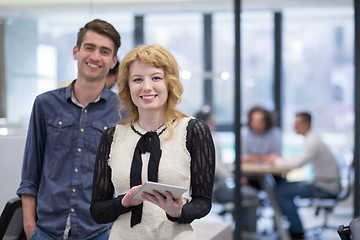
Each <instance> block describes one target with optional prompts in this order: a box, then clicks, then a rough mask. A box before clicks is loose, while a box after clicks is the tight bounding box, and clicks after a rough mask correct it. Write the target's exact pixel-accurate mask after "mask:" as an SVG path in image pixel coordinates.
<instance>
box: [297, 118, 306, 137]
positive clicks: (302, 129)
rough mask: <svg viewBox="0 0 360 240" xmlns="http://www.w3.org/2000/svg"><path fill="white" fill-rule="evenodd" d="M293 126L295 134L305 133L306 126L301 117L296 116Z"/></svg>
mask: <svg viewBox="0 0 360 240" xmlns="http://www.w3.org/2000/svg"><path fill="white" fill-rule="evenodd" d="M294 128H295V132H296V133H297V134H305V133H306V129H307V126H306V124H305V123H304V121H303V119H302V117H300V116H296V118H295V125H294Z"/></svg>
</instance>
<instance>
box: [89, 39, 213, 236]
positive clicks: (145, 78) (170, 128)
mask: <svg viewBox="0 0 360 240" xmlns="http://www.w3.org/2000/svg"><path fill="white" fill-rule="evenodd" d="M118 87H119V94H118V96H119V98H120V100H121V102H122V105H121V107H120V109H119V111H121V110H122V109H125V110H126V111H127V113H128V116H127V118H126V119H124V120H123V122H122V123H121V124H119V125H117V126H116V127H115V128H110V129H108V130H107V131H106V132H105V133H104V134H103V136H102V139H101V141H100V144H99V149H98V154H97V159H96V164H95V172H94V180H93V193H92V204H91V208H90V211H91V214H92V217H93V218H94V220H95V221H96V222H98V223H109V222H113V221H115V222H114V223H113V226H112V229H111V232H110V238H109V239H112V240H113V239H166V240H168V239H195V235H194V233H193V231H192V228H191V226H190V223H191V222H192V221H193V220H194V219H197V218H201V217H204V216H205V215H206V214H208V213H209V211H210V209H211V195H212V187H213V181H214V171H215V150H214V143H213V141H212V136H211V132H210V129H209V127H208V126H207V125H206V124H205V123H204V122H202V121H199V120H197V119H195V118H192V117H188V116H186V115H185V114H183V113H181V112H180V111H178V110H176V105H177V104H178V103H179V102H180V96H181V94H182V91H183V88H182V85H181V83H180V80H179V70H178V65H177V62H176V60H175V58H174V57H173V55H172V54H171V53H170V52H168V51H167V50H166V49H164V48H162V47H161V46H158V45H149V46H144V45H141V46H138V47H137V48H135V49H134V50H132V51H131V52H129V53H128V54H127V55H126V56H125V58H124V59H123V60H122V62H121V64H120V69H119V77H118ZM120 116H121V115H120ZM146 181H154V182H159V183H164V184H170V185H177V186H180V187H185V188H187V189H188V191H187V192H186V193H184V194H183V196H182V197H179V198H178V199H173V198H172V196H171V195H170V194H169V193H167V194H166V196H163V195H161V194H159V193H157V192H153V193H152V194H153V195H152V194H147V193H144V194H143V195H142V197H143V199H144V200H138V199H133V198H132V196H133V195H134V194H135V192H136V191H137V190H138V189H139V188H140V187H141V185H142V184H143V183H145V182H146ZM190 193H191V194H190Z"/></svg>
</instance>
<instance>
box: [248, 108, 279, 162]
mask: <svg viewBox="0 0 360 240" xmlns="http://www.w3.org/2000/svg"><path fill="white" fill-rule="evenodd" d="M243 136H244V137H243V148H242V149H243V151H242V155H243V156H242V158H241V160H242V161H244V162H272V160H273V159H276V158H277V157H278V156H281V150H282V149H281V148H282V143H281V133H280V130H279V129H278V128H277V127H275V126H274V124H273V121H272V117H271V113H270V112H269V111H268V110H266V109H265V108H263V107H259V106H257V107H253V108H252V109H250V111H249V114H248V124H247V128H246V129H245V132H244V135H243Z"/></svg>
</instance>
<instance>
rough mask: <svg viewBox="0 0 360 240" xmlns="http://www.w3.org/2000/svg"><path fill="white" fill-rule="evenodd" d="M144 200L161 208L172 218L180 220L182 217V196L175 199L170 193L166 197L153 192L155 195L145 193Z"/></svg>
mask: <svg viewBox="0 0 360 240" xmlns="http://www.w3.org/2000/svg"><path fill="white" fill-rule="evenodd" d="M142 198H143V199H144V200H146V201H149V202H152V203H153V204H155V205H157V206H159V207H160V208H162V209H163V210H164V211H165V212H166V213H167V214H169V215H170V216H171V217H174V218H179V217H180V216H181V210H182V207H183V199H182V197H181V196H180V197H179V198H177V199H173V197H172V196H171V194H170V193H169V192H166V196H163V195H162V194H161V193H159V192H157V191H153V194H149V193H145V192H144V193H143V194H142Z"/></svg>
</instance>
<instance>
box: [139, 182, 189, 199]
mask: <svg viewBox="0 0 360 240" xmlns="http://www.w3.org/2000/svg"><path fill="white" fill-rule="evenodd" d="M153 190H155V191H158V192H159V193H161V194H162V195H164V196H166V191H168V192H170V193H171V195H172V196H173V198H174V199H177V198H179V197H180V196H182V195H183V193H184V192H186V190H187V189H186V188H183V187H178V186H174V185H167V184H163V183H157V182H150V181H148V182H146V183H144V184H143V185H142V187H141V188H140V189H139V190H138V191H137V192H136V193H135V195H134V196H133V198H135V199H142V197H141V195H142V193H143V192H146V193H149V194H152V192H153Z"/></svg>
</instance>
